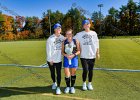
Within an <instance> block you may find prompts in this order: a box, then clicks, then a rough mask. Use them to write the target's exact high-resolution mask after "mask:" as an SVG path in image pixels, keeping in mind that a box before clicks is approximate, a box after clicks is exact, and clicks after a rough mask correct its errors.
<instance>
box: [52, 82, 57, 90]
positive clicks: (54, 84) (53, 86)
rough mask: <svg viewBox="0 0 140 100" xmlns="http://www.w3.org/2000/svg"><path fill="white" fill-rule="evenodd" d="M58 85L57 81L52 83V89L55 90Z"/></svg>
mask: <svg viewBox="0 0 140 100" xmlns="http://www.w3.org/2000/svg"><path fill="white" fill-rule="evenodd" d="M56 87H57V84H56V82H55V83H53V84H52V89H53V90H54V89H56Z"/></svg>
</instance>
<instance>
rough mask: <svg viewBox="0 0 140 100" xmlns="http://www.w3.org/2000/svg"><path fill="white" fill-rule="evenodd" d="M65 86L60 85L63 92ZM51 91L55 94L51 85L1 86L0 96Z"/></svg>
mask: <svg viewBox="0 0 140 100" xmlns="http://www.w3.org/2000/svg"><path fill="white" fill-rule="evenodd" d="M64 89H65V87H61V91H62V93H64ZM75 89H78V90H81V91H82V89H81V86H75ZM41 93H52V94H54V95H55V90H52V89H51V86H44V87H39V86H38V87H1V88H0V98H4V97H10V96H14V95H27V94H41Z"/></svg>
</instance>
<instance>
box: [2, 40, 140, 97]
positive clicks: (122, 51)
mask: <svg viewBox="0 0 140 100" xmlns="http://www.w3.org/2000/svg"><path fill="white" fill-rule="evenodd" d="M45 44H46V41H17V42H0V64H11V63H17V64H24V65H41V64H44V63H45V62H46V53H45ZM100 53H101V59H100V60H98V61H96V65H95V67H101V68H121V69H140V45H139V44H138V43H136V42H134V41H132V40H131V39H101V40H100ZM79 67H81V64H80V66H79ZM81 75H82V71H81V70H78V71H77V80H76V84H75V88H76V93H75V94H64V93H63V91H64V88H65V81H64V72H63V70H62V82H61V90H62V94H61V95H59V96H57V95H55V91H53V90H51V87H50V85H51V84H52V81H51V79H50V73H49V70H48V68H42V69H41V68H40V69H38V68H32V69H25V68H21V67H7V66H5V67H4V66H3V67H2V66H0V86H1V88H0V100H19V99H20V100H38V99H39V100H48V99H50V100H53V99H55V100H65V99H68V100H77V99H92V100H139V98H140V95H139V93H140V78H139V77H140V73H128V72H107V71H99V70H95V71H94V77H93V85H94V90H93V91H82V90H81V85H82V78H81Z"/></svg>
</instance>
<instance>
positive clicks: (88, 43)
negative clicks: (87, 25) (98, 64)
mask: <svg viewBox="0 0 140 100" xmlns="http://www.w3.org/2000/svg"><path fill="white" fill-rule="evenodd" d="M74 38H75V39H77V40H79V42H80V48H81V55H80V58H85V59H93V58H96V51H97V48H99V39H98V37H97V33H96V32H95V31H90V32H85V31H82V32H79V33H77V34H76V35H75V36H74Z"/></svg>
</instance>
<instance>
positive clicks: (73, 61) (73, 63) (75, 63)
mask: <svg viewBox="0 0 140 100" xmlns="http://www.w3.org/2000/svg"><path fill="white" fill-rule="evenodd" d="M69 45H72V47H73V48H72V53H73V54H74V53H76V52H77V46H76V40H75V39H73V40H72V42H71V43H69V42H68V40H67V39H66V40H65V41H64V51H65V49H66V46H69ZM65 53H66V52H65ZM63 66H64V67H65V68H77V67H78V56H75V57H73V58H72V59H71V65H70V64H69V60H68V58H67V57H65V56H64V62H63Z"/></svg>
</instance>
